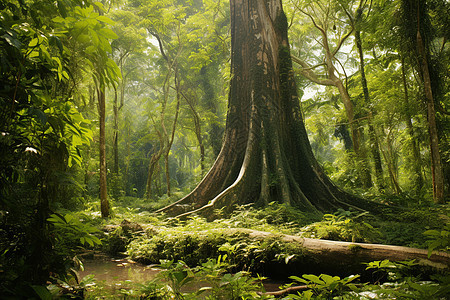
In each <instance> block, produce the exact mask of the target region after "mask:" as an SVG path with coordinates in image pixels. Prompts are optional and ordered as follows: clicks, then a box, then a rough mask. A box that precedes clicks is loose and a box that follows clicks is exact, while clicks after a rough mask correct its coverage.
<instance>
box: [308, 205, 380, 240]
mask: <svg viewBox="0 0 450 300" xmlns="http://www.w3.org/2000/svg"><path fill="white" fill-rule="evenodd" d="M340 213H341V214H340V215H338V216H336V215H332V214H325V215H324V216H323V220H322V221H320V222H317V223H313V224H311V225H309V226H306V227H304V228H303V230H302V231H303V232H302V236H304V237H310V238H319V239H328V240H335V241H347V242H375V241H377V240H378V239H379V238H380V233H379V231H378V230H377V229H375V228H374V227H373V226H372V225H370V224H369V223H367V222H365V221H364V220H363V218H362V217H363V216H364V215H365V213H363V214H360V215H357V216H355V217H350V218H349V216H350V215H351V213H350V212H347V211H341V212H340Z"/></svg>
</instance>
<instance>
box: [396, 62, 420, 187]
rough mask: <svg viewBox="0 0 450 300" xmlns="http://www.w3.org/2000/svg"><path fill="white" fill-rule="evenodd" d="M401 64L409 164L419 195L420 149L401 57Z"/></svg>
mask: <svg viewBox="0 0 450 300" xmlns="http://www.w3.org/2000/svg"><path fill="white" fill-rule="evenodd" d="M401 63H402V82H403V89H404V94H405V105H404V107H405V109H404V117H405V122H406V127H407V128H408V134H409V136H410V138H409V140H410V147H411V152H412V160H411V164H412V166H413V170H414V173H415V174H414V181H413V182H414V186H415V188H416V193H417V194H419V193H420V191H421V189H422V187H423V185H424V179H423V176H422V167H421V161H422V160H421V157H420V149H419V145H418V142H417V139H416V135H415V134H414V126H413V124H412V121H411V119H412V117H411V112H410V105H409V95H408V84H407V81H406V70H405V60H404V58H403V56H402V58H401Z"/></svg>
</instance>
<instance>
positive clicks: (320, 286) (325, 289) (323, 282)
mask: <svg viewBox="0 0 450 300" xmlns="http://www.w3.org/2000/svg"><path fill="white" fill-rule="evenodd" d="M289 278H290V279H292V280H294V281H295V282H298V283H303V284H306V285H307V286H308V288H310V290H308V291H305V292H302V293H301V294H299V295H298V297H297V296H294V295H293V296H291V297H288V298H287V299H311V297H312V296H315V297H316V298H318V299H332V297H335V296H338V295H340V294H342V293H343V292H344V291H348V290H352V291H356V290H357V288H356V286H355V284H353V283H352V282H353V281H354V280H356V279H357V278H359V275H352V276H349V277H345V278H343V279H341V278H340V277H339V276H330V275H327V274H320V275H319V276H316V275H312V274H304V275H302V278H300V277H298V276H291V277H289Z"/></svg>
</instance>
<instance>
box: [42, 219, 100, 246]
mask: <svg viewBox="0 0 450 300" xmlns="http://www.w3.org/2000/svg"><path fill="white" fill-rule="evenodd" d="M47 221H48V222H49V223H50V224H52V226H53V230H52V233H53V234H54V238H55V241H56V245H55V247H56V249H58V251H60V252H62V253H64V254H72V253H73V251H75V250H76V249H77V247H79V246H80V245H81V246H85V247H86V246H90V247H94V246H100V245H101V244H102V242H101V241H100V239H99V238H98V237H97V236H95V235H94V234H96V233H98V232H100V231H99V230H98V229H97V228H96V227H92V226H90V225H88V224H84V223H82V222H81V221H80V220H79V219H78V218H77V216H76V215H74V214H66V215H64V216H63V215H60V214H52V215H51V216H50V217H49V218H48V219H47Z"/></svg>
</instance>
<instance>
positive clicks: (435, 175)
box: [417, 27, 444, 203]
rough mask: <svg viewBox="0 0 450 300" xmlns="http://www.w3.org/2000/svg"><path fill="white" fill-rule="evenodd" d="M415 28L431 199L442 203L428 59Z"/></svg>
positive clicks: (438, 155) (437, 143) (441, 178)
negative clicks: (428, 145)
mask: <svg viewBox="0 0 450 300" xmlns="http://www.w3.org/2000/svg"><path fill="white" fill-rule="evenodd" d="M419 29H420V28H419V27H418V28H417V48H418V50H419V63H420V67H421V71H422V76H423V78H422V79H423V88H424V91H425V98H426V101H427V117H428V130H429V134H430V152H431V174H432V179H433V199H434V202H436V203H444V172H443V169H442V161H441V154H440V152H439V137H438V132H437V127H436V112H435V109H434V99H433V93H432V90H431V79H430V73H429V70H428V61H427V56H426V52H425V47H424V43H423V40H422V36H421V34H420V30H419Z"/></svg>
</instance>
